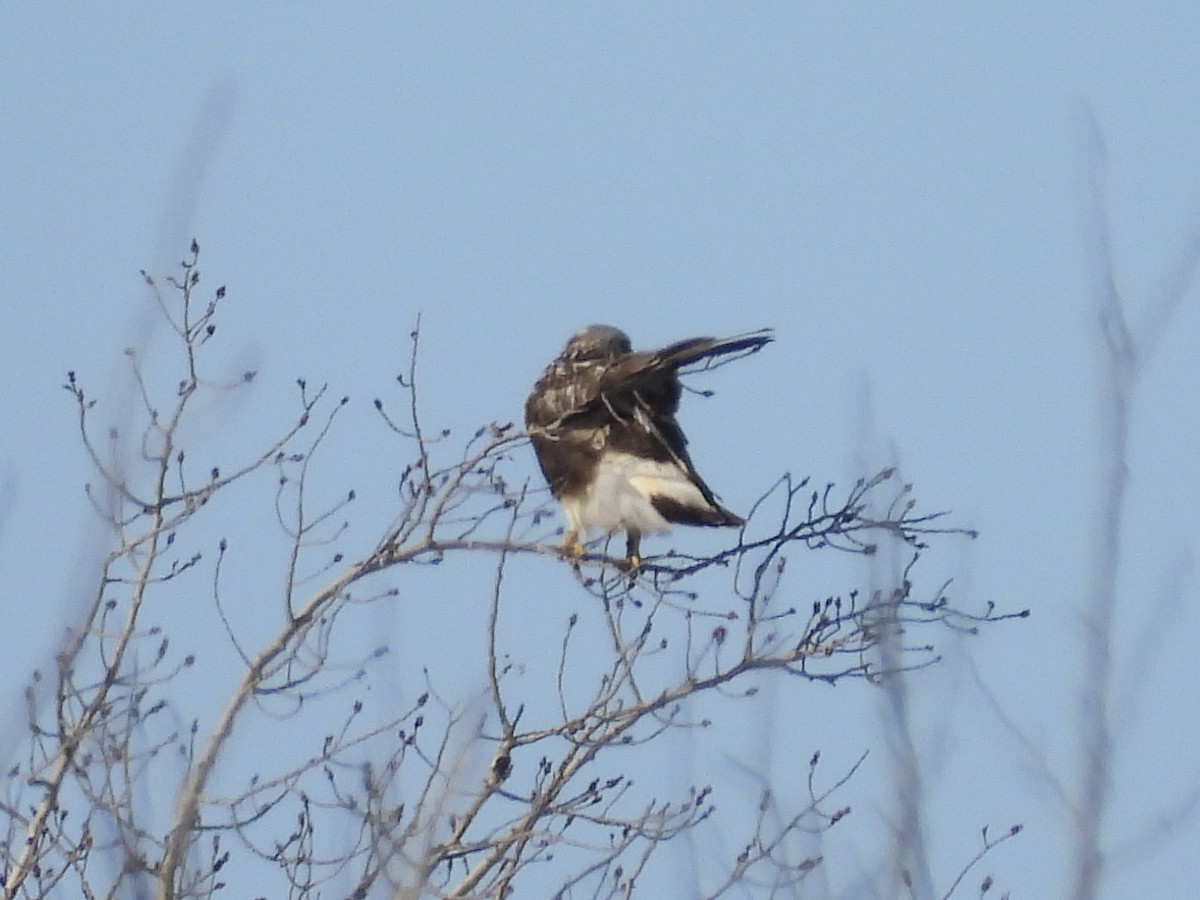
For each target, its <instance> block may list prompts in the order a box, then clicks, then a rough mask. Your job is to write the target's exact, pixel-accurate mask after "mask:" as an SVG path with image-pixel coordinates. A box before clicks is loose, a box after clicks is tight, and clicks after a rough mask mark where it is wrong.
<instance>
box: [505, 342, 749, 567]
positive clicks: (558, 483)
mask: <svg viewBox="0 0 1200 900" xmlns="http://www.w3.org/2000/svg"><path fill="white" fill-rule="evenodd" d="M771 340H772V337H771V333H770V331H769V330H764V331H756V332H752V333H750V334H743V335H738V336H736V337H731V338H711V337H701V338H691V339H689V340H685V341H679V342H677V343H674V344H670V345H668V346H666V347H663V348H661V349H658V350H648V351H638V352H634V351H633V349H632V347H631V345H630V342H629V337H628V336H627V335H626V334H625V333H624V332H623V331H621V330H620V329H617V328H613V327H611V326H608V325H591V326H588V327H587V328H584V329H583V330H582V331H579V332H578V333H576V334H575V335H574V336H573V337H572V338H571V339H570V340H569V341H567V344H566V346H565V347H564V348H563V351H562V353H561V354H560V355H559V356H558V358H557V359H555V360H554V362H552V363H551V364H550V365H549V366H548V367H547V368H546V370H545V372H543V373H542V376H541V378H539V379H538V381H537V384H536V385H534V388H533V390H532V391H531V392H530V394H529V398H528V400H527V401H526V402H525V426H526V428H527V430H528V431H529V435H530V439H531V440H532V441H533V447H534V450H535V452H536V453H537V458H538V463H539V464H540V465H541V468H542V472H543V474H544V475H545V476H546V481H547V482H548V483H549V485H550V490H551V493H553V494H554V496H555V498H556V499H557V500H558V501H559V503H560V504H561V505H562V507H563V512H564V513H565V515H566V518H567V529H566V533H565V534H564V536H563V548H564V550H565V551H567V552H568V553H570V554H572V555H576V556H577V555H579V554H581V553H582V552H583V547H582V545H581V544H580V537H581V536H583V537H586V534H587V532H588V531H591V530H597V529H598V530H600V531H602V532H605V533H610V534H611V533H612V532H614V531H625V532H626V534H627V537H628V556H629V562H630V564H631V565H634V566H636V565H637V563H638V561H639V560H638V544H639V541H640V538H641V535H642V534H643V533H644V532H662V531H666V530H667V529H668V528H669V527H670V524H675V523H677V524H684V525H732V526H736V525H741V524H742V519H741V517H740V516H738V515H736V514H735V513H732V512H730V511H729V510H728V509H726V508H725V507H723V506H722V505H721V504H720V503H719V502H718V501H717V499H716V497H715V496H714V495H713V493H712V491H711V490H710V489H709V487H708V485H707V484H705V483H704V480H703V479H702V478H701V477H700V475H699V474H698V473H697V472H696V469H695V467H694V466H693V465H692V460H691V457H690V456H689V455H688V451H687V438H686V437H684V434H683V430H682V429H681V428H680V427H679V423H678V422H677V421H676V420H675V413H676V411H677V410H678V409H679V398H680V394H681V391H682V388H681V386H680V383H679V371H680V370H681V369H683V368H686V367H688V366H691V365H697V367H699V368H707V367H709V366H711V365H713V361H714V360H716V359H717V358H718V357H724V356H728V355H730V354H737V353H742V354H748V353H753V352H755V351H757V350H759V349H761V348H762V347H763V346H764V345H766V344H767V343H769V342H770V341H771Z"/></svg>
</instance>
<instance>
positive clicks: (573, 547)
mask: <svg viewBox="0 0 1200 900" xmlns="http://www.w3.org/2000/svg"><path fill="white" fill-rule="evenodd" d="M559 550H561V551H562V554H563V556H568V557H570V558H571V559H574V560H578V559H579V558H580V557H581V556H583V554H584V549H583V544H581V543H580V542H579V534H578V533H577V532H575V531H571V530H568V531H567V532H566V533H565V534H564V535H563V539H562V544H560V545H559Z"/></svg>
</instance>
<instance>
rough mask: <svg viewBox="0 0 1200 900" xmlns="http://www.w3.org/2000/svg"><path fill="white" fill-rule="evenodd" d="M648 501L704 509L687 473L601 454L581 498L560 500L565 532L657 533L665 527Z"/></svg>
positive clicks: (705, 502) (624, 456) (667, 526)
mask: <svg viewBox="0 0 1200 900" xmlns="http://www.w3.org/2000/svg"><path fill="white" fill-rule="evenodd" d="M651 497H666V498H670V499H671V500H674V501H675V502H676V503H680V504H683V505H684V506H694V507H698V508H701V509H706V508H708V507H709V506H710V504H709V502H708V500H707V499H705V497H704V495H703V494H702V493H701V492H700V489H699V488H697V487H696V485H695V484H693V483H692V480H691V479H690V478H688V476H687V473H686V472H684V471H683V470H682V469H680V468H679V466H677V465H675V464H674V463H669V462H655V461H653V460H648V459H640V458H638V457H636V456H629V455H628V454H625V453H607V454H605V455H604V457H603V458H602V459H601V460H600V464H599V466H598V467H597V470H596V478H595V480H594V481H593V482H592V484H591V486H590V487H589V488H588V491H587V493H586V494H583V495H582V496H578V497H564V498H563V499H562V501H561V502H562V507H563V512H564V514H565V515H566V517H567V527H568V528H570V529H571V530H573V531H575V532H577V533H579V534H580V535H581V536H584V535H586V534H588V533H589V532H592V531H600V532H603V533H606V534H611V533H612V532H614V531H638V532H641V533H643V534H660V533H662V532H664V531H669V530H670V528H671V523H670V522H668V521H667V520H666V519H664V518H663V517H662V515H661V514H660V513H659V512H658V510H656V509H655V508H654V504H653V503H652V502H651V499H650V498H651Z"/></svg>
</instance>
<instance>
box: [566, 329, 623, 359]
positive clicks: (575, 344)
mask: <svg viewBox="0 0 1200 900" xmlns="http://www.w3.org/2000/svg"><path fill="white" fill-rule="evenodd" d="M632 350H633V345H632V344H630V342H629V335H627V334H626V333H625V332H623V331H622V330H621V329H620V328H613V327H612V326H611V325H589V326H588V327H587V328H582V329H580V330H579V331H577V332H575V334H573V335H571V339H570V340H569V341H567V345H566V346H565V347H563V352H562V358H563V359H567V360H571V361H572V362H583V361H588V360H603V359H615V358H616V357H618V356H624V355H625V354H627V353H629V352H631V351H632Z"/></svg>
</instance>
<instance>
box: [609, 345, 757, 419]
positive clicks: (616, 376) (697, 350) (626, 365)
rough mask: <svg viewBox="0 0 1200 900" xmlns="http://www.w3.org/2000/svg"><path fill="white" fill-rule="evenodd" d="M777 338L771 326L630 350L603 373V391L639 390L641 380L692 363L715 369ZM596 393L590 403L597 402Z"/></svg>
mask: <svg viewBox="0 0 1200 900" xmlns="http://www.w3.org/2000/svg"><path fill="white" fill-rule="evenodd" d="M774 339H775V338H774V336H773V332H772V330H771V329H770V328H764V329H762V330H761V331H751V332H748V333H746V334H738V335H734V336H733V337H728V338H714V337H698V338H689V339H687V340H684V341H678V342H676V343H674V344H669V345H667V346H666V347H663V348H661V349H659V350H645V351H640V352H637V353H630V354H629V355H628V356H625V357H623V358H622V359H620V360H618V361H617V362H616V364H615V365H613V366H611V367H609V368H608V370H607V371H605V372H604V375H603V378H602V380H601V383H600V386H599V388H600V393H604V392H606V391H613V390H637V389H638V388H639V387H640V385H639V382H641V381H646V380H650V381H651V382H652V381H653V379H654V378H655V376H657V375H661V374H662V373H664V372H670V373H672V374H674V373H677V372H679V371H680V370H681V369H685V368H687V367H689V366H692V365H693V364H700V365H698V366H697V369H698V370H703V369H710V368H715V367H716V366H718V365H722V364H723V363H725V362H728V361H729V360H727V359H721V357H728V356H731V355H733V354H739V355H741V356H747V355H749V354H751V353H757V352H758V351H759V350H761V349H762V348H763V347H765V346H766V345H767V344H769V343H771V341H773V340H774ZM598 399H599V397H598V396H597V397H596V398H594V399H593V400H592V401H591V402H596V400H598Z"/></svg>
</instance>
